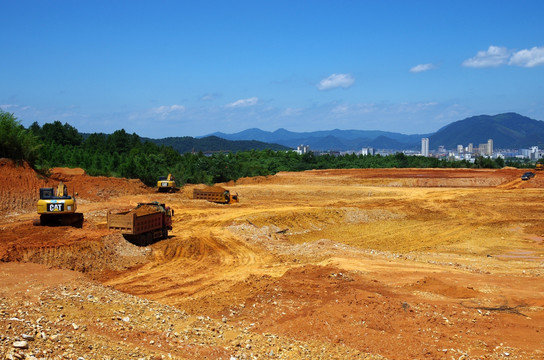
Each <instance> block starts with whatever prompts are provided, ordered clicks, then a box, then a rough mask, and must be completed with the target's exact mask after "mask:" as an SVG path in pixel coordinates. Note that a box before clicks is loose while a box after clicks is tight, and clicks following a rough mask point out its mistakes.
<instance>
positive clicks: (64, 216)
mask: <svg viewBox="0 0 544 360" xmlns="http://www.w3.org/2000/svg"><path fill="white" fill-rule="evenodd" d="M75 195H77V194H73V196H70V195H68V191H67V189H66V185H65V184H64V183H63V182H62V181H61V182H60V183H59V185H58V186H57V189H56V191H55V189H54V188H40V200H38V214H40V225H46V226H55V225H61V226H75V227H79V228H80V227H82V226H83V214H82V213H76V208H77V204H76V197H75Z"/></svg>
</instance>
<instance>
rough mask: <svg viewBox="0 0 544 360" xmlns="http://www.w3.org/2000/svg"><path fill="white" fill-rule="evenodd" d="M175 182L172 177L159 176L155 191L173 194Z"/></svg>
mask: <svg viewBox="0 0 544 360" xmlns="http://www.w3.org/2000/svg"><path fill="white" fill-rule="evenodd" d="M176 190H177V188H176V181H175V180H174V175H172V174H168V176H160V177H159V181H157V191H158V192H174V191H176Z"/></svg>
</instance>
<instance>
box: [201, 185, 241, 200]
mask: <svg viewBox="0 0 544 360" xmlns="http://www.w3.org/2000/svg"><path fill="white" fill-rule="evenodd" d="M193 199H195V200H208V201H211V202H214V203H219V204H231V203H237V202H238V201H239V200H238V194H231V193H230V191H229V190H226V189H223V188H222V187H220V186H208V187H206V188H205V189H193Z"/></svg>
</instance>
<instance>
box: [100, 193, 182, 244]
mask: <svg viewBox="0 0 544 360" xmlns="http://www.w3.org/2000/svg"><path fill="white" fill-rule="evenodd" d="M172 216H174V210H173V209H170V208H169V207H167V206H165V204H160V203H159V202H157V201H154V202H150V203H138V206H137V207H136V208H134V209H132V210H130V211H124V212H120V213H116V214H112V213H110V212H108V229H110V230H117V231H120V232H121V234H122V235H123V237H124V238H125V239H126V240H128V241H130V242H131V243H133V244H135V245H140V246H147V245H149V244H151V243H153V242H154V241H155V240H157V239H166V238H168V230H172Z"/></svg>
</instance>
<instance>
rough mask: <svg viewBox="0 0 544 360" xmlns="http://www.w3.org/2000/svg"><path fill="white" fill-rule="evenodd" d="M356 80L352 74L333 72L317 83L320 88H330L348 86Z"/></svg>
mask: <svg viewBox="0 0 544 360" xmlns="http://www.w3.org/2000/svg"><path fill="white" fill-rule="evenodd" d="M354 82H355V79H354V78H353V76H351V75H350V74H332V75H331V76H329V77H328V78H325V79H323V80H321V81H320V82H319V84H317V88H318V89H319V90H330V89H334V88H338V87H343V88H348V87H350V86H351V85H353V83H354Z"/></svg>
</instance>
